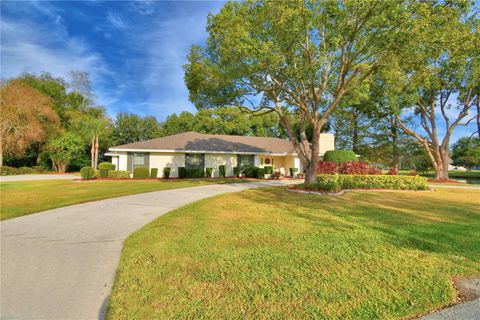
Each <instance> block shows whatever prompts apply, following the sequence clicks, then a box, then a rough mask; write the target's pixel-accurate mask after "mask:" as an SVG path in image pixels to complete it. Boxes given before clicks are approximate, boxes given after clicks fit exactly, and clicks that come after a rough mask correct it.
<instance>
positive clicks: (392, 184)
mask: <svg viewBox="0 0 480 320" xmlns="http://www.w3.org/2000/svg"><path fill="white" fill-rule="evenodd" d="M317 181H318V184H319V185H320V187H321V188H322V189H326V187H327V184H329V183H331V182H339V183H340V185H341V188H342V189H393V190H425V189H427V178H424V177H418V176H416V177H412V176H398V175H397V176H391V175H331V174H322V175H319V176H318V177H317Z"/></svg>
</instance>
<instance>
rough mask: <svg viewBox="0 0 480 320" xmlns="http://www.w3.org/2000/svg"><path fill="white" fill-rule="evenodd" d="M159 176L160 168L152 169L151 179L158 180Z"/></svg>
mask: <svg viewBox="0 0 480 320" xmlns="http://www.w3.org/2000/svg"><path fill="white" fill-rule="evenodd" d="M157 176H158V168H151V169H150V178H156V177H157Z"/></svg>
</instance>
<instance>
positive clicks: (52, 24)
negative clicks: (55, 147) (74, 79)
mask: <svg viewBox="0 0 480 320" xmlns="http://www.w3.org/2000/svg"><path fill="white" fill-rule="evenodd" d="M222 5H223V2H219V1H190V2H186V1H182V2H179V1H177V2H166V1H150V2H139V1H134V2H127V1H115V2H114V1H103V2H99V1H82V2H80V1H53V2H44V1H37V2H20V1H12V2H7V1H2V3H1V9H2V11H1V29H2V32H1V33H2V34H1V35H2V38H1V44H2V46H1V76H2V78H10V77H15V76H17V75H19V74H20V73H22V72H41V71H49V72H51V73H52V74H53V75H55V76H66V74H67V73H68V72H69V71H70V70H80V71H87V72H88V73H89V74H90V77H91V79H92V82H93V88H94V93H95V94H96V95H97V103H98V104H100V105H104V106H105V107H106V108H107V110H108V113H109V115H111V116H114V115H115V114H116V113H117V112H120V111H129V112H134V113H137V114H140V115H155V116H156V117H157V118H158V119H159V120H162V119H164V118H165V117H166V116H167V115H169V114H171V113H174V112H181V111H183V110H188V111H195V108H194V107H193V105H192V104H191V103H190V102H189V101H188V90H187V88H186V87H185V84H184V81H183V70H182V65H183V64H184V63H185V62H186V55H187V53H188V52H189V49H190V46H191V45H192V44H203V43H204V42H205V39H206V37H207V33H206V31H205V27H206V21H207V15H208V14H209V13H216V12H218V11H219V10H220V8H221V7H222Z"/></svg>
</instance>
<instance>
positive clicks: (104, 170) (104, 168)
mask: <svg viewBox="0 0 480 320" xmlns="http://www.w3.org/2000/svg"><path fill="white" fill-rule="evenodd" d="M98 170H99V171H100V177H101V178H107V177H108V172H109V171H110V170H115V165H114V164H113V163H110V162H100V163H99V164H98Z"/></svg>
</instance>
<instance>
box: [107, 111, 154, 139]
mask: <svg viewBox="0 0 480 320" xmlns="http://www.w3.org/2000/svg"><path fill="white" fill-rule="evenodd" d="M159 136H160V124H159V123H158V121H157V119H156V118H155V117H153V116H147V117H144V118H141V117H139V116H138V115H136V114H132V113H127V112H120V113H118V114H117V117H116V119H115V123H114V126H113V131H112V139H113V141H114V143H115V144H117V145H119V144H126V143H131V142H137V141H143V140H148V139H153V138H157V137H159Z"/></svg>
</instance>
